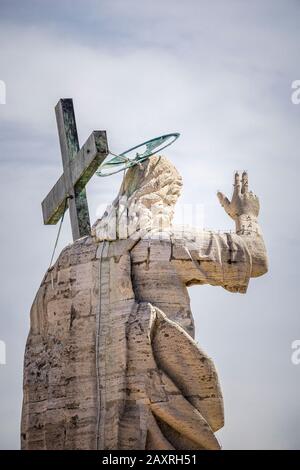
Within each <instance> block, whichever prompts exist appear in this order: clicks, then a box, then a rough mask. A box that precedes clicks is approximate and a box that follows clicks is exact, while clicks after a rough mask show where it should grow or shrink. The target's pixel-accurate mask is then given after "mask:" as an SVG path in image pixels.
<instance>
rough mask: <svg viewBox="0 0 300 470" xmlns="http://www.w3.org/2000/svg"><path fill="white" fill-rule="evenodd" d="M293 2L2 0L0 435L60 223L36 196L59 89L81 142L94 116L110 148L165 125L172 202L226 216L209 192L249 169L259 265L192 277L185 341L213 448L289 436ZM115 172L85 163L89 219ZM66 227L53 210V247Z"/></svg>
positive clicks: (299, 441)
mask: <svg viewBox="0 0 300 470" xmlns="http://www.w3.org/2000/svg"><path fill="white" fill-rule="evenodd" d="M299 22H300V3H299V1H297V0H281V1H279V0H269V1H268V0H263V1H261V0H255V1H252V2H249V1H243V0H240V1H238V0H228V1H226V2H225V1H216V0H213V1H210V2H208V1H204V0H186V1H184V2H180V1H179V0H177V1H176V0H173V1H168V0H159V1H157V0H152V1H151V2H142V1H139V0H110V1H105V0H98V1H92V0H87V1H83V0H82V1H81V0H79V1H76V2H75V1H74V2H71V1H67V0H61V1H54V0H52V1H47V0H44V1H33V0H32V1H28V0H27V1H25V0H23V1H21V0H19V1H18V2H17V1H14V0H7V1H5V0H0V80H3V81H4V82H5V83H6V88H7V97H6V104H5V105H4V104H1V105H0V168H1V192H2V204H1V233H0V237H1V241H0V246H1V279H0V285H1V317H0V340H2V341H5V343H6V346H7V364H6V365H0V397H1V400H0V448H2V449H5V448H19V423H20V412H21V399H22V367H23V364H22V362H23V354H24V347H25V341H26V337H27V333H28V329H29V310H30V306H31V303H32V301H33V298H34V295H35V293H36V290H37V289H38V286H39V284H40V282H41V280H42V277H43V274H44V272H45V270H46V269H47V266H48V264H49V261H50V257H51V251H52V248H53V244H54V240H55V236H56V232H57V226H44V225H43V222H42V213H41V207H40V203H41V201H42V199H43V198H44V197H45V195H46V194H47V192H48V191H49V190H50V188H51V187H52V185H53V184H54V183H55V181H56V180H57V179H58V177H59V176H60V174H61V172H62V164H61V157H60V150H59V144H58V137H57V130H56V122H55V114H54V106H55V105H56V103H57V101H58V100H59V98H62V97H72V98H73V100H74V106H75V112H76V117H77V126H78V133H79V138H80V143H81V144H83V143H84V141H85V140H86V138H87V137H88V135H89V134H90V133H91V131H92V130H94V129H106V130H107V133H108V139H109V145H110V148H111V149H112V150H113V151H114V152H120V151H122V150H125V149H126V148H127V147H130V146H132V145H134V144H136V143H138V142H139V141H143V140H146V139H148V138H151V137H154V136H156V135H160V134H163V133H167V132H180V133H181V137H180V139H179V140H178V141H177V142H176V144H174V145H173V146H172V147H170V148H169V149H168V150H167V151H166V155H167V156H168V157H169V158H170V159H171V160H172V161H173V162H174V163H175V165H176V167H177V168H178V170H179V171H180V172H181V174H182V176H183V181H184V190H183V194H182V197H181V200H180V202H181V204H184V203H189V204H203V209H204V225H205V227H209V228H213V229H216V230H218V229H233V224H232V221H231V220H230V219H229V218H228V216H227V215H226V214H225V213H224V212H223V210H222V208H221V207H220V206H219V203H218V200H217V197H216V192H217V190H221V191H223V192H225V193H227V194H228V195H230V193H231V190H232V176H233V172H234V170H236V169H239V170H243V169H247V170H248V172H249V180H250V181H249V183H250V189H252V190H253V191H254V192H255V193H256V194H257V195H258V196H259V197H260V201H261V214H260V222H261V225H262V229H263V232H264V235H265V239H266V245H267V249H268V255H269V260H270V271H269V273H268V274H267V275H266V276H264V277H261V278H258V279H253V280H251V282H250V286H249V289H248V293H247V294H246V295H239V294H231V293H229V292H226V291H225V290H224V289H222V288H219V287H209V286H195V287H193V288H191V289H190V294H191V301H192V309H193V313H194V317H195V323H196V330H197V340H198V341H199V343H200V345H201V346H202V347H203V348H204V349H205V350H206V352H207V353H208V354H209V355H210V356H211V357H212V358H213V359H214V362H215V364H216V367H217V369H218V371H219V375H220V381H221V385H222V389H223V394H224V400H225V420H226V424H225V427H224V429H223V430H222V431H220V432H218V436H219V438H220V441H221V444H222V446H223V447H224V448H225V449H263V448H269V449H296V448H298V449H299V448H300V402H299V391H300V390H299V389H300V364H299V365H298V366H297V365H293V364H292V362H291V354H292V349H291V343H292V342H293V341H294V340H295V339H300V319H299V318H300V312H299V300H298V298H299V296H298V292H299V275H298V269H297V268H298V265H299V263H300V250H299V242H298V236H299V230H300V226H299V225H300V224H299V207H298V200H299V170H300V164H299V158H300V157H299V139H300V105H295V104H293V103H292V101H291V93H292V89H291V84H292V82H293V81H294V80H296V79H300V69H299V65H300V48H299V40H300V29H299ZM120 181H121V176H120V175H116V176H113V177H111V178H107V179H100V178H98V177H97V176H95V177H94V178H93V179H92V180H91V182H90V183H89V185H88V189H87V192H88V200H89V206H90V214H91V219H92V221H94V220H95V219H96V214H97V211H98V213H99V212H101V207H102V205H103V204H106V203H109V202H110V201H111V200H112V198H113V197H114V196H115V193H116V192H117V190H118V187H119V184H120ZM70 241H71V231H70V224H69V218H68V216H66V218H65V223H64V226H63V232H62V236H61V241H60V249H61V248H62V247H63V246H64V245H66V244H67V243H69V242H70Z"/></svg>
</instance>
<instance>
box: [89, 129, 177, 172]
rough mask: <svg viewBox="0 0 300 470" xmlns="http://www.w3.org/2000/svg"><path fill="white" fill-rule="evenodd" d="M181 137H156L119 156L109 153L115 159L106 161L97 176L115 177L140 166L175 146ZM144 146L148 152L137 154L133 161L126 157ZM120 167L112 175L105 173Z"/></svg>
mask: <svg viewBox="0 0 300 470" xmlns="http://www.w3.org/2000/svg"><path fill="white" fill-rule="evenodd" d="M179 136H180V134H179V133H178V132H174V133H171V134H164V135H162V136H159V137H155V138H154V139H150V140H147V141H146V142H143V143H141V144H138V145H135V146H134V147H131V148H130V149H128V150H125V152H122V153H121V154H119V155H115V154H113V153H112V152H109V154H110V155H113V158H112V159H111V160H109V161H108V162H105V161H104V162H103V163H102V164H101V165H100V167H99V169H98V170H97V171H96V175H97V176H101V177H105V176H111V175H114V174H115V173H119V172H120V171H125V170H127V168H130V167H132V166H134V165H138V164H139V163H141V162H143V161H145V160H147V158H149V157H151V156H152V155H154V154H155V153H157V152H159V151H161V150H163V149H165V148H166V147H168V146H169V145H171V144H173V143H174V142H175V140H177V139H178V137H179ZM169 139H172V140H171V142H166V141H167V140H169ZM144 145H146V150H145V151H144V152H143V153H142V154H139V153H137V154H136V156H135V157H134V158H132V159H130V158H129V157H127V156H126V155H127V154H129V153H130V152H133V151H134V150H136V149H138V148H140V147H143V146H144ZM161 145H162V147H161ZM120 165H122V168H118V169H116V170H114V171H111V172H110V173H106V174H105V173H103V170H104V169H107V170H109V168H113V167H114V166H120Z"/></svg>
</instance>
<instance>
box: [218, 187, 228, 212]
mask: <svg viewBox="0 0 300 470" xmlns="http://www.w3.org/2000/svg"><path fill="white" fill-rule="evenodd" d="M217 196H218V199H219V201H220V204H221V206H222V207H224V209H227V208H228V207H229V205H230V201H229V199H228V198H227V197H226V196H225V195H224V194H223V193H221V192H220V191H218V192H217Z"/></svg>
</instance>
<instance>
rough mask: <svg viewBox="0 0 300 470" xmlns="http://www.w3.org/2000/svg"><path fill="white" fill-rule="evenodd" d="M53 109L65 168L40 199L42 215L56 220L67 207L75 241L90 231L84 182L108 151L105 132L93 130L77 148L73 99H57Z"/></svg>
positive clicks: (49, 223) (45, 218)
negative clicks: (47, 192)
mask: <svg viewBox="0 0 300 470" xmlns="http://www.w3.org/2000/svg"><path fill="white" fill-rule="evenodd" d="M55 113H56V121H57V127H58V133H59V141H60V148H61V154H62V161H63V169H64V172H63V174H62V175H61V177H60V178H59V179H58V181H57V182H56V183H55V185H54V186H53V188H52V189H51V191H50V192H49V194H48V195H47V196H46V197H45V199H44V200H43V202H42V210H43V218H44V224H46V225H53V224H56V223H57V222H58V221H59V219H60V218H61V217H62V216H63V213H64V210H65V208H66V207H68V208H69V211H70V219H71V226H72V235H73V240H74V241H75V240H77V239H78V238H81V237H84V236H86V235H90V231H91V224H90V217H89V209H88V203H87V198H86V191H85V186H86V184H87V182H88V181H89V180H90V178H91V177H92V176H93V174H94V173H95V171H96V170H97V169H98V167H99V165H100V164H101V163H102V162H103V160H104V159H105V157H106V156H107V154H108V145H107V139H106V132H105V131H93V132H92V134H91V135H90V137H89V138H88V139H87V141H86V142H85V144H84V145H83V146H82V148H81V149H80V148H79V141H78V135H77V128H76V121H75V114H74V108H73V101H72V99H69V98H68V99H61V100H59V102H58V103H57V105H56V107H55Z"/></svg>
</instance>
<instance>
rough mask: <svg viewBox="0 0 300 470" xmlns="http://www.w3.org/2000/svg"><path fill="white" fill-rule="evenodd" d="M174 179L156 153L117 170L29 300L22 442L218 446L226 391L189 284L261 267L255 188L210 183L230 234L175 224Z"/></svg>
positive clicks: (245, 276)
mask: <svg viewBox="0 0 300 470" xmlns="http://www.w3.org/2000/svg"><path fill="white" fill-rule="evenodd" d="M181 186H182V180H181V177H180V175H179V173H178V172H177V170H176V169H175V168H174V166H173V165H172V164H171V163H170V162H169V161H168V160H167V159H166V158H165V157H161V156H153V157H151V158H149V159H148V160H146V161H145V162H143V163H142V164H140V165H136V166H134V167H132V168H130V169H129V170H128V171H127V172H126V174H124V178H123V182H122V185H121V188H120V191H119V194H118V196H117V198H116V199H115V201H114V202H113V204H112V205H111V206H109V207H108V208H107V210H106V211H105V213H104V215H103V217H102V218H101V219H100V220H98V221H97V222H96V223H95V224H94V226H93V230H92V236H87V237H83V238H80V239H79V240H77V241H76V242H75V243H73V244H72V245H69V246H67V247H66V248H65V249H64V250H63V251H62V253H61V254H60V256H59V258H58V260H57V262H56V263H55V265H54V267H53V268H51V269H50V270H48V272H47V273H46V275H45V277H44V280H43V281H42V284H41V286H40V288H39V290H38V293H37V295H36V298H35V300H34V303H33V306H32V309H31V327H30V333H29V336H28V341H27V345H26V352H25V362H24V400H23V411H22V431H21V432H22V448H23V449H122V450H123V449H149V450H150V449H155V450H158V449H192V450H193V449H219V448H220V445H219V443H218V441H217V439H216V437H215V435H214V432H215V431H217V430H218V429H220V428H221V427H222V426H223V424H224V418H223V400H222V394H221V389H220V386H219V383H218V378H217V373H216V370H215V367H214V364H213V362H212V360H211V359H210V358H209V357H208V356H207V355H206V354H205V352H204V351H203V350H202V349H201V348H200V347H199V346H198V345H197V343H196V342H195V340H194V322H193V317H192V313H191V310H190V301H189V295H188V290H187V287H188V286H191V285H194V284H199V285H201V284H211V285H214V286H222V287H223V288H225V289H227V290H229V291H231V292H239V293H245V292H246V290H247V285H248V282H249V279H250V277H257V276H261V275H263V274H264V273H266V272H267V258H266V250H265V246H264V242H263V238H262V234H261V230H260V227H259V225H258V221H257V217H258V213H259V202H258V198H257V197H256V196H255V195H254V194H253V193H252V192H251V191H250V192H249V190H248V177H247V174H246V173H243V175H242V176H240V175H239V173H236V175H235V182H234V192H233V196H232V199H231V201H230V200H228V199H227V198H226V197H225V196H224V195H223V194H221V193H218V197H219V200H220V202H221V205H222V206H223V207H224V209H225V211H226V212H227V213H228V215H229V216H230V217H231V218H232V219H233V220H234V221H235V224H236V233H224V234H219V233H214V232H207V231H200V230H192V229H189V230H185V229H184V227H180V228H176V227H175V226H173V225H172V218H173V212H174V206H175V203H176V201H177V199H178V196H179V194H180V189H181Z"/></svg>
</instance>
